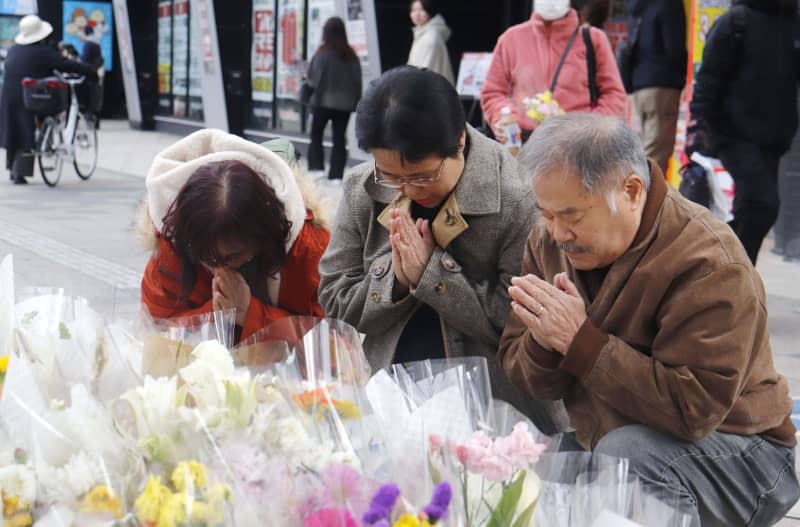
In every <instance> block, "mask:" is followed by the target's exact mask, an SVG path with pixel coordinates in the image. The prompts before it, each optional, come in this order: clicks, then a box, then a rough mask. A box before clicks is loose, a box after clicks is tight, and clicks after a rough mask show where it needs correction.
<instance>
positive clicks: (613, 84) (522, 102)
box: [481, 0, 626, 143]
mask: <svg viewBox="0 0 800 527" xmlns="http://www.w3.org/2000/svg"><path fill="white" fill-rule="evenodd" d="M592 59H593V60H592ZM625 104H626V96H625V89H624V88H623V86H622V81H621V79H620V76H619V70H618V68H617V62H616V59H615V58H614V52H613V51H612V49H611V44H610V42H609V40H608V38H607V37H606V35H605V34H604V33H603V32H602V31H601V30H599V29H597V28H589V27H585V28H583V29H582V26H581V21H580V18H579V16H578V13H577V11H575V10H574V9H572V8H571V7H570V1H569V0H535V2H534V5H533V14H532V15H531V18H530V20H528V21H526V22H524V23H522V24H518V25H516V26H512V27H510V28H509V29H508V30H506V31H505V32H504V33H503V34H502V35H501V36H500V38H499V39H498V40H497V45H496V46H495V49H494V55H493V58H492V64H491V66H490V68H489V71H488V73H487V76H486V81H485V83H484V85H483V89H482V92H481V108H482V109H483V114H484V117H485V119H486V122H487V123H489V124H490V125H491V127H492V131H493V132H494V134H495V137H496V138H497V140H498V141H500V142H501V143H505V142H507V140H508V138H507V137H505V134H504V132H503V130H504V129H505V127H506V125H508V124H509V122H516V123H518V125H519V127H520V128H521V131H522V138H523V140H524V139H527V137H528V136H529V135H530V134H531V132H532V131H533V130H534V129H535V128H536V127H537V126H538V124H539V123H540V122H542V121H543V120H544V119H546V118H547V117H548V116H549V115H555V114H558V113H562V112H596V113H600V114H604V115H612V116H617V117H624V112H625ZM505 108H509V110H510V112H509V111H504V109H505Z"/></svg>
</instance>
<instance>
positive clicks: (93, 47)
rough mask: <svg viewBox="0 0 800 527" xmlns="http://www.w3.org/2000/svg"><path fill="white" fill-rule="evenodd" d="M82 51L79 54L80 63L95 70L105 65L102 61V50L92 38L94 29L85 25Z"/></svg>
mask: <svg viewBox="0 0 800 527" xmlns="http://www.w3.org/2000/svg"><path fill="white" fill-rule="evenodd" d="M83 34H84V39H83V51H82V52H81V62H83V63H84V64H88V65H89V66H92V67H93V68H94V69H95V70H97V69H99V68H101V67H102V66H103V64H105V60H104V59H103V50H102V49H101V48H100V44H99V43H98V42H97V41H96V40H95V38H94V28H93V27H92V26H89V25H87V26H86V27H85V28H83Z"/></svg>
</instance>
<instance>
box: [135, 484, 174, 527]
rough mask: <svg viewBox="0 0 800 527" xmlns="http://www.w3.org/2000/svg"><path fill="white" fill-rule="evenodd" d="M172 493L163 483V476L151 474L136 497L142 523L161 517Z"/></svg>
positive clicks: (136, 505)
mask: <svg viewBox="0 0 800 527" xmlns="http://www.w3.org/2000/svg"><path fill="white" fill-rule="evenodd" d="M171 495H172V493H171V492H170V491H169V489H168V488H167V487H165V486H164V485H162V484H161V478H160V477H158V476H150V479H149V480H147V485H146V486H145V488H144V490H143V491H142V493H141V494H140V495H139V497H138V498H136V501H135V502H134V504H133V506H134V507H135V508H136V518H138V519H139V521H140V522H141V523H154V522H156V521H158V519H159V513H160V511H161V508H162V507H163V506H164V505H165V504H166V502H167V501H168V500H169V498H170V496H171Z"/></svg>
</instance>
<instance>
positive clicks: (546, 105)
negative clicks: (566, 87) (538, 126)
mask: <svg viewBox="0 0 800 527" xmlns="http://www.w3.org/2000/svg"><path fill="white" fill-rule="evenodd" d="M522 102H523V104H524V105H525V107H526V108H527V109H526V111H525V115H527V116H528V117H530V118H531V119H532V120H533V121H535V122H536V123H543V122H544V121H546V120H547V119H549V118H550V117H554V116H556V115H562V114H563V113H564V110H563V108H561V105H560V104H558V101H557V100H556V98H555V96H554V95H553V92H551V91H550V90H545V91H543V92H540V93H537V94H536V95H534V96H533V97H525V98H524V99H523V100H522Z"/></svg>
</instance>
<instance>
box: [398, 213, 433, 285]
mask: <svg viewBox="0 0 800 527" xmlns="http://www.w3.org/2000/svg"><path fill="white" fill-rule="evenodd" d="M389 240H390V241H391V243H392V270H393V271H394V276H395V280H396V287H395V290H396V291H397V292H398V293H403V294H405V293H408V291H409V289H410V288H411V287H416V286H417V285H418V284H419V282H420V280H422V275H423V274H424V273H425V268H426V267H427V266H428V262H429V261H430V259H431V256H433V249H434V247H435V245H436V244H435V242H434V240H433V233H432V232H431V226H430V222H429V221H428V220H422V219H417V220H416V221H414V220H413V219H411V215H410V214H409V213H408V211H404V210H393V211H392V224H391V229H390V234H389Z"/></svg>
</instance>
